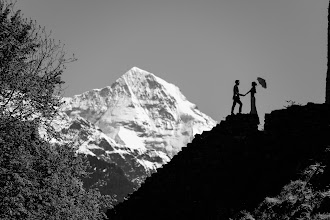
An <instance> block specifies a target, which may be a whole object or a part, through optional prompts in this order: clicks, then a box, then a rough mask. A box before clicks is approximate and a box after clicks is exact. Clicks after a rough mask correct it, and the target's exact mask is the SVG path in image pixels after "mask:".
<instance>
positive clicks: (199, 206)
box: [107, 103, 330, 219]
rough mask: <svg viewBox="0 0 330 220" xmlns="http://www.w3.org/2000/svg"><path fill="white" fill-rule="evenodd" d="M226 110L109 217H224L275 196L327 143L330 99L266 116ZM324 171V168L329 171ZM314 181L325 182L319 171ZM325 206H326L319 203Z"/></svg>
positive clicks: (315, 157) (329, 181)
mask: <svg viewBox="0 0 330 220" xmlns="http://www.w3.org/2000/svg"><path fill="white" fill-rule="evenodd" d="M257 123H258V122H257V119H256V118H255V117H254V116H253V115H250V114H248V115H245V114H243V115H229V116H228V117H227V118H226V120H225V121H221V122H220V124H218V125H217V126H216V127H214V128H213V129H212V130H211V131H208V132H204V133H203V134H202V135H196V136H195V138H194V140H193V141H192V143H190V144H188V146H187V147H185V148H183V150H182V151H181V152H179V153H178V154H177V155H176V156H174V157H173V159H172V160H171V161H170V162H169V163H168V164H166V165H164V166H163V167H162V168H160V169H158V170H157V173H154V174H152V175H151V176H150V177H148V178H147V179H146V181H145V183H143V184H142V185H141V187H140V188H139V189H138V190H137V191H135V192H134V193H132V194H131V195H130V196H129V198H128V199H127V200H125V201H124V202H122V203H120V204H118V205H116V206H115V208H114V209H111V210H108V212H107V216H108V217H109V219H229V218H232V217H233V216H234V215H235V214H236V213H238V212H239V211H241V210H253V209H254V208H255V207H257V206H258V204H260V203H261V202H262V201H263V200H264V199H265V198H266V197H272V196H276V195H278V194H279V193H280V192H281V190H282V187H283V186H285V185H286V184H288V183H290V180H296V179H298V178H299V176H300V174H301V172H303V171H304V169H305V168H306V167H309V166H311V165H313V164H314V163H315V160H318V158H320V157H322V156H324V152H325V149H326V148H327V146H328V145H329V144H330V138H329V131H330V127H329V125H330V105H327V104H313V103H308V104H307V105H305V106H295V105H294V106H291V107H288V108H287V109H282V110H276V111H273V112H272V113H270V114H266V116H265V126H264V131H258V129H257ZM326 172H329V171H328V170H327V171H326ZM319 181H321V182H322V183H319V185H322V186H325V185H329V183H330V180H329V176H322V178H320V179H319ZM322 207H324V206H322Z"/></svg>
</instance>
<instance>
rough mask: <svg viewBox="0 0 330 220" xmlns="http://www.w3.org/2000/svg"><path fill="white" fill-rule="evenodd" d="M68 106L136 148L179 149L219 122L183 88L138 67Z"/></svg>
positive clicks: (170, 151) (172, 152) (171, 152)
mask: <svg viewBox="0 0 330 220" xmlns="http://www.w3.org/2000/svg"><path fill="white" fill-rule="evenodd" d="M64 100H65V101H66V104H65V106H64V108H63V110H64V111H65V112H66V113H67V114H68V115H69V116H70V117H73V116H74V115H76V114H78V115H79V116H81V117H82V118H85V119H86V120H88V121H90V122H91V123H92V124H94V125H96V126H98V127H99V128H100V129H101V130H102V132H104V133H105V134H106V135H107V136H109V137H110V138H112V139H113V140H115V141H116V142H117V143H118V144H123V145H125V146H127V147H130V148H133V149H139V150H141V152H145V151H146V150H148V149H157V150H159V151H162V152H164V153H166V154H167V155H168V156H169V157H172V156H173V155H175V154H176V153H177V152H178V151H180V150H181V148H182V147H183V146H185V145H186V144H187V143H188V142H190V141H191V140H192V138H193V136H194V135H195V134H196V133H202V132H203V131H204V130H210V129H211V128H212V127H213V126H215V124H216V122H215V121H214V120H212V119H211V118H210V117H208V116H206V115H205V114H203V113H202V112H200V111H199V110H198V109H197V107H196V105H195V104H193V103H191V102H189V101H188V100H187V99H186V97H185V96H184V95H183V94H182V93H181V92H180V89H179V88H178V87H177V86H175V85H173V84H171V83H168V82H166V81H165V80H163V79H161V78H159V77H157V76H155V75H154V74H152V73H149V72H147V71H145V70H142V69H139V68H137V67H133V68H132V69H130V70H129V71H127V72H126V73H125V74H124V75H122V77H120V78H119V79H117V80H116V81H115V82H114V83H113V84H112V85H111V86H107V87H105V88H102V89H94V90H91V91H88V92H85V93H83V94H81V95H76V96H74V97H73V98H65V99H64Z"/></svg>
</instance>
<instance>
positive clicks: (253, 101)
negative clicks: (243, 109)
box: [250, 87, 260, 124]
mask: <svg viewBox="0 0 330 220" xmlns="http://www.w3.org/2000/svg"><path fill="white" fill-rule="evenodd" d="M256 92H257V91H256V88H255V87H252V89H251V111H250V114H253V115H256V118H257V122H258V124H260V121H259V117H258V112H257V107H256V98H255V97H254V94H256Z"/></svg>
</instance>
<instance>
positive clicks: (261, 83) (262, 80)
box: [257, 77, 267, 88]
mask: <svg viewBox="0 0 330 220" xmlns="http://www.w3.org/2000/svg"><path fill="white" fill-rule="evenodd" d="M257 80H258V82H259V84H260V85H261V86H262V87H264V88H267V83H266V80H264V79H263V78H260V77H258V78H257Z"/></svg>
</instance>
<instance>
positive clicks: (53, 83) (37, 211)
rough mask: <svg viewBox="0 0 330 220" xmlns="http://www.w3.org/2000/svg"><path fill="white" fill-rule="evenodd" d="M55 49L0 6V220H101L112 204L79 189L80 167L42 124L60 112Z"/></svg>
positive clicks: (60, 58)
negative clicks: (52, 140)
mask: <svg viewBox="0 0 330 220" xmlns="http://www.w3.org/2000/svg"><path fill="white" fill-rule="evenodd" d="M74 60H75V59H74V58H67V57H66V53H65V51H64V50H63V45H62V44H61V43H60V42H58V43H56V42H55V41H54V40H53V39H51V36H50V33H47V32H46V31H45V28H41V27H40V26H38V25H37V23H36V22H35V21H31V20H29V19H24V18H22V16H21V14H20V11H16V10H15V9H14V4H12V3H11V2H8V1H5V0H0V219H54V220H55V219H102V218H103V217H105V215H104V213H103V212H102V211H101V210H104V207H108V208H111V201H112V198H111V197H109V196H101V195H100V193H99V192H98V190H95V189H94V190H86V189H84V187H83V185H82V181H81V180H80V178H81V177H86V176H87V175H88V173H86V168H87V166H88V163H87V161H86V160H85V159H84V158H83V157H82V156H81V155H79V154H76V153H75V152H74V148H73V147H72V144H70V143H69V144H61V145H60V144H51V143H50V142H49V139H44V138H41V137H40V135H39V128H40V127H41V126H43V127H44V128H46V131H47V132H48V135H49V137H55V138H57V139H61V137H60V136H59V135H57V133H56V132H55V131H54V129H53V128H52V127H51V125H50V123H51V121H52V120H53V118H54V117H56V116H57V113H58V110H59V107H60V106H61V96H60V93H61V91H62V90H61V85H62V84H63V83H64V82H63V81H62V80H61V74H62V73H63V71H64V70H65V64H67V63H69V62H72V61H74Z"/></svg>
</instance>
